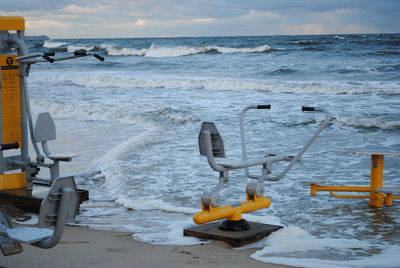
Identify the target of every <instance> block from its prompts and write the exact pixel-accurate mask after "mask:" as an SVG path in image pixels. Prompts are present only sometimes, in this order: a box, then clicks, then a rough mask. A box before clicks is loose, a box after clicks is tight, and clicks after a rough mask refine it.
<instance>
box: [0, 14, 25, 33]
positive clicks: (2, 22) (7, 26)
mask: <svg viewBox="0 0 400 268" xmlns="http://www.w3.org/2000/svg"><path fill="white" fill-rule="evenodd" d="M24 30H25V19H24V17H17V16H15V17H12V16H0V31H24Z"/></svg>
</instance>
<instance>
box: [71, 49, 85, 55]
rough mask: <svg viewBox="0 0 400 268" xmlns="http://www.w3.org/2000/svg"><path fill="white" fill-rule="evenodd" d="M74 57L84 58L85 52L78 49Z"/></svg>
mask: <svg viewBox="0 0 400 268" xmlns="http://www.w3.org/2000/svg"><path fill="white" fill-rule="evenodd" d="M74 55H75V56H86V50H84V49H78V50H75V51H74Z"/></svg>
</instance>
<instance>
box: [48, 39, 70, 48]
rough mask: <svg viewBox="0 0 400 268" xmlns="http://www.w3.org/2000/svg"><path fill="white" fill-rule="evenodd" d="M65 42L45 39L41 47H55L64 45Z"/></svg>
mask: <svg viewBox="0 0 400 268" xmlns="http://www.w3.org/2000/svg"><path fill="white" fill-rule="evenodd" d="M66 44H67V43H63V42H56V41H51V40H45V41H44V43H43V47H46V48H56V47H61V46H64V45H66Z"/></svg>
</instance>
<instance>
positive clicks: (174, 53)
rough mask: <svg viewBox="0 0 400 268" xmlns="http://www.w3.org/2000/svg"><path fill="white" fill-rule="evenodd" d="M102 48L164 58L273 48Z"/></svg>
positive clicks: (121, 53) (119, 53) (114, 52)
mask: <svg viewBox="0 0 400 268" xmlns="http://www.w3.org/2000/svg"><path fill="white" fill-rule="evenodd" d="M100 48H101V49H104V50H106V52H107V54H108V55H109V56H143V57H151V58H163V57H180V56H188V55H194V54H199V53H210V52H217V53H255V52H266V51H269V50H271V47H270V46H268V45H262V46H258V47H252V48H248V47H247V48H233V47H220V46H197V47H196V46H176V47H165V46H157V45H154V44H153V45H151V46H150V47H149V48H143V49H134V48H127V47H119V46H115V45H110V44H102V45H101V46H100Z"/></svg>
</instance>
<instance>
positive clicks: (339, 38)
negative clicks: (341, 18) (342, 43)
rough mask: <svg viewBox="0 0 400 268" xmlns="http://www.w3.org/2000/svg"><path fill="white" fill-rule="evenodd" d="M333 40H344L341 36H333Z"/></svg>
mask: <svg viewBox="0 0 400 268" xmlns="http://www.w3.org/2000/svg"><path fill="white" fill-rule="evenodd" d="M333 38H335V39H338V40H345V39H346V38H344V37H343V36H339V35H335V36H334V37H333Z"/></svg>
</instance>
